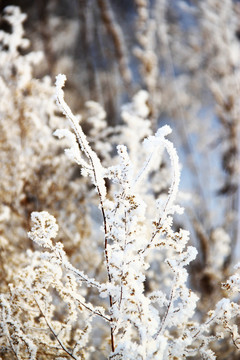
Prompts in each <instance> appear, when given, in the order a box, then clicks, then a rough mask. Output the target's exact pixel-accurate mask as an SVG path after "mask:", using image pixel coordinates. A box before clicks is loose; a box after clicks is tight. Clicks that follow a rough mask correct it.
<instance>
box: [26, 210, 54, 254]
mask: <svg viewBox="0 0 240 360" xmlns="http://www.w3.org/2000/svg"><path fill="white" fill-rule="evenodd" d="M31 219H32V222H33V226H32V229H31V231H30V232H29V233H28V236H29V237H30V239H31V240H33V241H34V242H36V243H37V244H38V245H40V246H44V247H48V248H52V247H53V246H52V241H51V239H53V238H55V237H56V236H57V232H58V225H57V223H56V219H55V218H54V216H52V215H50V214H49V213H48V212H47V211H42V212H33V213H32V215H31Z"/></svg>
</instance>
